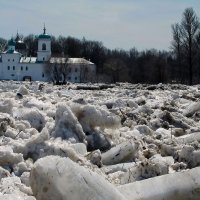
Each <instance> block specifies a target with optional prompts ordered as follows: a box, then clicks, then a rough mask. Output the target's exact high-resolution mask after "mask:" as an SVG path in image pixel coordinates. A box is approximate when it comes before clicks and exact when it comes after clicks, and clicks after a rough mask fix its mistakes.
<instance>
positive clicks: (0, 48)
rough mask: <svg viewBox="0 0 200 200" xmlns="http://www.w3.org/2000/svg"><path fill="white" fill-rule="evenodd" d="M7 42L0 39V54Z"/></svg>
mask: <svg viewBox="0 0 200 200" xmlns="http://www.w3.org/2000/svg"><path fill="white" fill-rule="evenodd" d="M6 44H7V41H6V40H5V39H3V38H0V52H3V51H4V50H5V48H6Z"/></svg>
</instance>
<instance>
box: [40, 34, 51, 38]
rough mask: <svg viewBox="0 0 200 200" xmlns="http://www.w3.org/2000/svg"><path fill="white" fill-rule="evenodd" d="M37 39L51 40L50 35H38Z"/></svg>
mask: <svg viewBox="0 0 200 200" xmlns="http://www.w3.org/2000/svg"><path fill="white" fill-rule="evenodd" d="M38 38H40V39H50V38H51V36H50V35H48V34H41V35H39V37H38Z"/></svg>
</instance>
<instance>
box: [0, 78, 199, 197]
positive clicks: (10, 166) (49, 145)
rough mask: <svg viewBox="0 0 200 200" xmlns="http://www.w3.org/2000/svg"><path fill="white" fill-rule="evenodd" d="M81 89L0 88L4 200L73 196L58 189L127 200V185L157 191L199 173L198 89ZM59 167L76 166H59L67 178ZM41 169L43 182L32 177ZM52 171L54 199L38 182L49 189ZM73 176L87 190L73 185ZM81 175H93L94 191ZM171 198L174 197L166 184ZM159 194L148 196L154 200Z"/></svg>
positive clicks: (4, 83) (0, 163)
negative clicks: (163, 182)
mask: <svg viewBox="0 0 200 200" xmlns="http://www.w3.org/2000/svg"><path fill="white" fill-rule="evenodd" d="M41 85H42V88H41ZM79 86H80V85H79ZM83 86H84V85H83ZM89 86H90V85H87V87H89ZM94 86H95V87H97V88H98V85H94ZM76 87H77V85H76V84H70V85H61V86H53V85H51V84H49V83H42V82H31V83H29V82H24V83H23V82H14V81H9V82H7V81H2V82H0V91H1V93H0V180H1V182H0V199H9V200H13V199H19V200H34V199H36V198H37V200H39V199H42V200H47V199H48V200H49V199H50V198H53V197H55V195H57V196H56V199H58V200H59V198H60V199H61V197H62V198H65V196H66V195H67V191H68V190H66V191H61V190H59V189H62V188H63V187H64V186H66V185H67V184H68V185H67V188H68V189H69V191H71V190H70V188H73V192H71V193H72V194H71V196H70V198H69V196H68V197H67V198H69V199H72V200H73V199H84V198H85V199H87V198H90V199H91V198H92V197H94V198H96V199H98V198H99V199H106V198H107V199H109V197H110V199H117V198H119V199H128V198H126V197H124V196H127V193H129V192H132V191H129V190H127V188H129V187H128V186H127V184H134V183H137V182H139V183H138V185H139V184H140V182H141V181H147V180H149V182H147V183H146V182H144V186H145V184H147V185H149V184H150V182H152V184H153V183H154V181H155V182H156V180H157V179H156V177H157V176H158V177H157V178H160V179H159V180H165V179H166V180H168V178H162V177H163V176H166V177H169V180H171V179H173V178H170V177H171V176H174V177H176V176H178V177H179V175H177V174H178V172H182V171H183V172H185V171H186V172H188V173H190V171H191V170H192V171H191V172H192V173H193V168H195V170H194V171H195V172H196V173H199V168H198V167H199V166H200V159H199V158H200V144H199V142H200V122H199V121H200V111H199V102H200V99H199V92H200V86H199V85H197V86H182V85H162V89H160V87H158V88H157V89H155V90H151V86H148V85H140V84H137V85H132V84H128V83H118V84H116V85H112V87H111V88H107V89H98V90H84V89H82V90H77V89H76ZM83 88H84V87H83ZM57 161H58V163H66V164H69V165H70V166H72V167H66V168H65V169H64V168H63V165H62V164H60V166H59V167H58V169H59V170H61V172H60V173H61V174H62V176H61V177H59V174H58V173H57V172H56V171H55V170H56V168H53V167H51V166H50V165H51V164H52V166H54V165H56V163H55V162H57ZM58 165H59V164H58ZM72 168H73V169H72ZM35 170H36V171H37V173H38V174H39V175H40V177H35V176H34V173H35ZM46 170H47V171H48V170H50V173H52V174H53V176H55V184H54V185H52V188H51V192H43V191H42V190H41V188H42V187H40V186H41V183H38V181H39V180H40V178H41V177H43V179H42V183H44V185H45V184H47V182H48V176H47V174H45V171H46ZM69 170H71V172H73V173H72V174H71V175H70V177H74V180H77V181H78V180H81V183H83V185H84V187H82V188H81V186H80V188H79V189H77V188H78V187H79V183H77V182H73V181H72V182H71V183H70V181H69V180H68V175H67V174H70V171H69ZM82 171H84V172H83V173H84V174H86V176H84V178H86V179H85V180H86V182H87V181H88V179H87V177H88V174H90V173H91V174H92V176H91V177H90V178H89V181H90V184H89V186H88V184H87V183H86V182H85V181H84V178H83V177H82V178H81V177H79V176H78V174H79V173H80V172H81V173H82ZM62 172H63V173H62ZM56 173H57V174H56ZM30 174H32V175H31V179H30ZM186 174H187V173H186ZM183 175H184V173H183ZM77 177H78V178H77ZM99 177H100V178H99ZM76 178H77V179H76ZM100 179H101V181H100V182H98V181H99V180H100ZM185 179H186V180H187V177H185ZM188 180H190V178H189V177H188ZM53 181H54V180H53V179H52V182H53ZM136 181H137V182H136ZM98 184H100V185H101V184H103V185H101V187H99V188H98V187H97V186H98ZM141 184H142V182H141ZM107 185H108V188H106V187H107ZM122 185H124V189H119V188H121V187H122V188H123V186H122ZM75 186H77V188H76V187H75ZM119 186H120V187H119ZM186 186H187V187H188V190H189V191H190V187H189V186H188V185H186ZM39 187H40V188H39ZM136 187H140V186H137V184H136ZM145 187H146V186H145ZM74 188H76V189H74ZM92 188H93V189H94V190H95V191H97V193H93V192H92ZM180 188H181V185H180ZM118 189H119V190H118ZM132 190H133V191H134V189H132ZM162 190H163V191H165V186H162ZM44 191H46V189H44ZM69 191H68V192H69ZM109 191H110V194H109ZM166 191H171V190H170V189H169V188H168V186H167V185H166ZM180 191H181V192H182V190H180ZM195 191H196V190H195ZM134 192H135V191H134ZM154 192H155V191H154V190H152V191H151V192H149V193H148V195H149V196H152V197H155V196H154V194H153V193H154ZM196 192H198V191H196ZM139 193H141V194H143V193H142V191H139ZM150 193H151V194H150ZM163 193H164V192H163ZM188 194H191V195H195V194H196V193H195V192H193V193H192V192H191V193H190V192H189V193H188ZM51 195H52V196H51ZM59 195H61V197H60V196H59ZM84 195H85V196H84ZM87 195H88V196H87ZM95 195H97V196H95ZM98 195H99V196H98ZM109 195H110V196H109ZM112 195H113V196H112ZM159 195H160V194H159ZM174 199H175V198H174Z"/></svg>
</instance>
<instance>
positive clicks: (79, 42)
mask: <svg viewBox="0 0 200 200" xmlns="http://www.w3.org/2000/svg"><path fill="white" fill-rule="evenodd" d="M171 28H172V42H171V48H170V49H169V51H158V50H156V49H149V50H144V51H138V50H137V49H136V48H134V47H133V48H131V49H130V50H123V49H114V50H111V49H109V48H107V47H105V46H104V45H103V43H102V42H99V41H91V40H87V39H85V38H83V39H77V38H74V37H64V36H59V37H55V36H51V41H52V43H51V44H52V56H53V57H61V56H63V57H77V58H85V59H87V60H90V61H91V62H94V63H95V64H96V66H97V80H96V81H99V82H100V81H103V82H131V83H148V84H157V83H161V82H162V83H182V84H190V85H192V84H197V83H200V23H199V19H198V17H197V15H196V13H195V11H194V10H193V8H186V9H185V11H184V12H183V15H182V20H181V22H180V23H175V24H173V25H172V27H171ZM21 37H22V36H21ZM23 41H24V43H25V44H26V46H27V56H36V55H37V36H35V35H33V34H30V35H28V36H25V37H23ZM6 42H7V41H6V40H5V39H3V38H0V50H3V48H4V47H5V44H6Z"/></svg>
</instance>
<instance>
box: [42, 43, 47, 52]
mask: <svg viewBox="0 0 200 200" xmlns="http://www.w3.org/2000/svg"><path fill="white" fill-rule="evenodd" d="M46 49H47V46H46V44H45V43H43V44H42V50H43V51H45V50H46Z"/></svg>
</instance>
